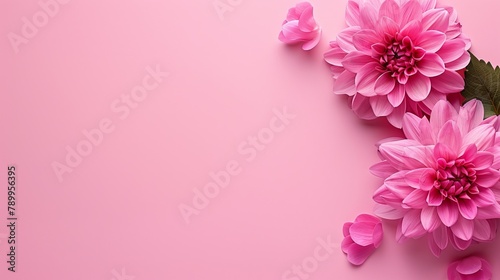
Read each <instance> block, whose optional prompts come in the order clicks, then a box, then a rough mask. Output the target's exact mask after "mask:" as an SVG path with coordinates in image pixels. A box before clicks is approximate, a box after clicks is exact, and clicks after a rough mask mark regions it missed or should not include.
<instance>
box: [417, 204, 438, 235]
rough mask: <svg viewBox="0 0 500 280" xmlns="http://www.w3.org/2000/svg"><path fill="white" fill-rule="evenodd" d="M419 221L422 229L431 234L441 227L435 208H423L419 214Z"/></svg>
mask: <svg viewBox="0 0 500 280" xmlns="http://www.w3.org/2000/svg"><path fill="white" fill-rule="evenodd" d="M420 221H421V223H422V226H423V228H424V229H425V230H426V231H428V232H433V231H435V230H436V229H438V228H439V226H440V225H441V220H440V219H439V216H438V214H437V211H436V207H425V208H423V209H422V212H421V213H420Z"/></svg>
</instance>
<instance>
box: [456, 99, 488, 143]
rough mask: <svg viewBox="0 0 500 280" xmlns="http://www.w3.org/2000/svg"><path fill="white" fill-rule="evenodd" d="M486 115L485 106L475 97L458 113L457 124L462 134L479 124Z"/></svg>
mask: <svg viewBox="0 0 500 280" xmlns="http://www.w3.org/2000/svg"><path fill="white" fill-rule="evenodd" d="M483 117H484V107H483V103H481V101H479V100H476V99H473V100H471V101H469V102H467V103H466V104H464V106H463V107H461V108H460V111H459V113H458V119H457V125H458V127H459V128H460V132H461V133H462V135H466V134H467V133H468V132H469V131H470V130H471V129H473V128H475V127H476V126H478V125H479V124H480V123H481V122H482V121H483Z"/></svg>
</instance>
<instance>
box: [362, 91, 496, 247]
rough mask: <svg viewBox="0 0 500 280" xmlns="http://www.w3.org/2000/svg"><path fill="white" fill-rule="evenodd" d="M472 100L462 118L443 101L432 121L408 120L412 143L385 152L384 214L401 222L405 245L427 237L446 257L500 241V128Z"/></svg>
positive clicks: (379, 170)
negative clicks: (499, 224)
mask: <svg viewBox="0 0 500 280" xmlns="http://www.w3.org/2000/svg"><path fill="white" fill-rule="evenodd" d="M483 116H484V108H483V105H482V103H481V102H480V101H477V100H472V101H469V102H468V103H466V104H465V105H464V106H463V107H460V109H459V110H456V109H455V108H454V107H453V106H452V105H451V104H450V103H449V102H448V101H438V102H437V104H436V105H435V106H434V108H433V110H432V113H431V116H430V121H429V120H428V119H427V118H426V117H423V118H420V117H417V116H416V115H414V114H412V113H407V114H406V115H405V116H404V120H403V131H404V134H405V136H406V138H407V139H402V140H394V139H390V140H388V141H386V142H384V143H381V144H380V146H379V148H378V149H379V155H380V157H381V159H382V162H380V163H378V164H376V165H374V166H372V168H371V171H372V173H373V174H374V175H376V176H379V177H381V178H384V184H383V185H382V186H381V187H380V188H379V189H378V190H377V191H376V192H375V194H374V196H373V199H374V200H375V201H376V202H377V203H378V205H377V208H376V210H375V212H376V214H377V215H378V216H380V217H382V218H386V219H393V220H399V219H400V222H399V225H398V229H397V239H398V240H404V239H406V238H420V237H422V236H425V235H427V236H428V238H429V246H430V249H431V251H432V252H433V253H434V254H435V255H436V256H439V254H440V253H441V251H442V250H443V249H444V248H446V247H447V246H448V244H449V243H451V244H452V245H453V246H454V247H455V248H456V249H458V250H465V249H466V248H467V247H469V245H470V244H471V243H472V241H477V242H486V241H490V240H492V239H493V238H494V237H495V234H496V229H497V222H496V220H495V219H498V218H500V204H499V201H498V200H497V199H500V184H499V179H500V172H499V169H500V132H499V127H500V121H498V120H497V116H493V117H490V118H488V119H486V120H483Z"/></svg>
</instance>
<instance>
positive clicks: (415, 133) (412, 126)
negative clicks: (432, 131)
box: [403, 113, 422, 142]
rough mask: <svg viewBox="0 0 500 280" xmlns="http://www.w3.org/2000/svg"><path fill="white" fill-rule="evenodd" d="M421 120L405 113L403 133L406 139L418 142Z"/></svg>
mask: <svg viewBox="0 0 500 280" xmlns="http://www.w3.org/2000/svg"><path fill="white" fill-rule="evenodd" d="M421 120H422V119H421V118H419V117H417V116H415V115H414V114H411V113H406V114H405V116H404V118H403V132H404V134H405V136H406V138H408V139H412V140H417V141H418V142H421V141H420V134H421V131H420V127H419V125H420V121H421Z"/></svg>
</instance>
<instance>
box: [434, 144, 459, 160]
mask: <svg viewBox="0 0 500 280" xmlns="http://www.w3.org/2000/svg"><path fill="white" fill-rule="evenodd" d="M434 158H436V159H439V158H443V159H445V160H446V161H451V160H454V159H456V158H457V152H456V151H454V150H452V149H450V148H449V147H448V146H446V145H445V144H443V143H437V144H436V146H434Z"/></svg>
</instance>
